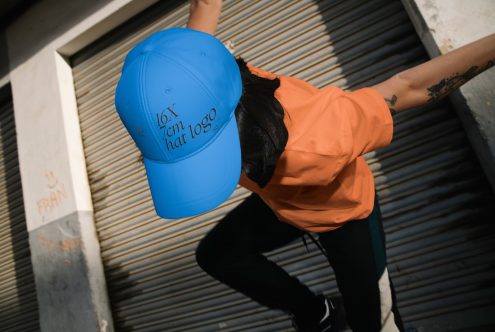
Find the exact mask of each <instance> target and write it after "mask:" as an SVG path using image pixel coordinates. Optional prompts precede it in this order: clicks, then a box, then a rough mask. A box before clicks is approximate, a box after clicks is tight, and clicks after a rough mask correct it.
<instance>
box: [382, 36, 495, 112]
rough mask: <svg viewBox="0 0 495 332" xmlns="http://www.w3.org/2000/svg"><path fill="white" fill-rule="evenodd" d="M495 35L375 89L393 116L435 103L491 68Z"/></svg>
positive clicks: (494, 53)
mask: <svg viewBox="0 0 495 332" xmlns="http://www.w3.org/2000/svg"><path fill="white" fill-rule="evenodd" d="M494 62H495V34H492V35H489V36H487V37H484V38H481V39H479V40H477V41H475V42H472V43H470V44H467V45H465V46H463V47H460V48H458V49H456V50H454V51H451V52H449V53H447V54H444V55H441V56H439V57H436V58H434V59H431V60H430V61H427V62H425V63H423V64H420V65H418V66H415V67H412V68H409V69H407V70H405V71H403V72H400V73H398V74H396V75H394V76H393V77H391V78H390V79H388V80H387V81H385V82H382V83H380V84H377V85H375V86H374V88H376V89H377V90H378V91H379V92H381V93H382V95H383V96H384V98H385V100H386V102H387V104H388V105H389V107H390V109H391V110H392V112H398V111H402V110H406V109H409V108H413V107H418V106H422V105H425V104H427V103H432V102H436V101H438V100H440V99H441V98H443V97H445V96H446V95H448V94H449V93H451V92H452V91H453V90H455V89H457V88H459V87H460V86H461V85H463V84H464V83H466V82H467V81H469V80H470V79H471V78H473V77H475V76H476V75H478V74H479V73H481V72H483V71H485V70H486V69H488V68H490V67H492V66H493V65H494Z"/></svg>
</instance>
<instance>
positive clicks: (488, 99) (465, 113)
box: [402, 0, 495, 191]
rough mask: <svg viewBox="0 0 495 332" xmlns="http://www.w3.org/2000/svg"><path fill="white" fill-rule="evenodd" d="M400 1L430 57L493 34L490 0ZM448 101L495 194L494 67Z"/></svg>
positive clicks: (494, 6)
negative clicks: (450, 102) (456, 114)
mask: <svg viewBox="0 0 495 332" xmlns="http://www.w3.org/2000/svg"><path fill="white" fill-rule="evenodd" d="M402 2H403V4H404V6H405V8H406V10H407V12H408V14H409V16H410V17H411V20H412V22H413V24H414V26H415V28H416V31H417V32H418V35H419V36H420V38H421V40H422V41H423V44H424V45H425V47H426V49H427V51H428V53H429V54H430V56H431V57H436V56H438V55H440V54H445V53H447V52H449V51H451V50H453V49H456V48H458V47H461V46H463V45H466V44H468V43H470V42H473V41H475V40H477V39H479V38H482V37H484V36H487V35H489V34H492V33H495V1H493V0H469V1H466V0H402ZM494 60H495V58H494ZM450 99H451V101H452V104H453V105H454V107H455V109H456V111H457V113H458V115H459V117H460V119H461V121H462V124H463V126H464V129H465V131H466V134H467V136H468V138H469V140H470V142H471V145H472V146H473V149H474V151H475V153H476V155H477V156H478V159H479V160H480V162H481V166H482V167H483V170H484V172H485V174H486V175H487V178H488V181H489V182H490V184H491V187H492V189H493V190H494V191H495V68H491V69H490V70H487V71H486V72H484V73H483V74H481V75H479V76H477V77H476V78H474V79H473V80H471V81H470V82H468V83H466V84H465V85H463V86H462V87H461V88H460V89H459V91H457V92H455V93H453V94H451V96H450Z"/></svg>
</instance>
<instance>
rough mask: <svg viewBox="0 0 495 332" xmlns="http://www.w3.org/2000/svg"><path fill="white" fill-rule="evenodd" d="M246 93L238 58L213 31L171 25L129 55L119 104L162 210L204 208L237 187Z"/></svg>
mask: <svg viewBox="0 0 495 332" xmlns="http://www.w3.org/2000/svg"><path fill="white" fill-rule="evenodd" d="M241 93H242V84H241V74H240V71H239V67H238V66H237V63H236V61H235V59H234V58H233V56H232V55H231V54H230V52H229V51H228V50H227V49H226V48H225V46H224V45H223V44H222V43H221V42H220V41H219V40H218V39H216V38H215V37H213V36H212V35H210V34H207V33H204V32H200V31H196V30H192V29H188V28H172V29H167V30H163V31H160V32H157V33H154V34H153V35H151V36H149V37H148V38H146V39H145V40H143V41H141V42H140V43H139V44H138V45H136V46H135V47H134V48H133V49H132V50H131V51H130V52H129V53H128V54H127V57H126V59H125V63H124V66H123V68H122V75H121V77H120V80H119V83H118V85H117V89H116V91H115V107H116V109H117V112H118V113H119V116H120V118H121V120H122V122H123V123H124V125H125V127H126V128H127V130H128V131H129V134H130V135H131V137H132V139H133V140H134V142H135V143H136V145H137V147H138V148H139V149H140V150H141V152H142V154H143V157H144V165H145V168H146V174H147V177H148V183H149V186H150V190H151V197H152V199H153V203H154V206H155V210H156V212H157V214H158V215H159V216H160V217H163V218H182V217H188V216H192V215H196V214H199V213H203V212H206V211H208V210H210V209H212V208H214V207H216V206H218V205H219V204H220V203H222V202H224V201H225V200H226V199H227V198H228V197H229V196H230V195H231V194H232V192H233V191H234V189H235V187H236V185H237V183H238V181H239V177H240V172H241V148H240V144H239V134H238V131H237V123H236V119H235V114H234V111H235V108H236V106H237V103H238V102H239V99H240V97H241Z"/></svg>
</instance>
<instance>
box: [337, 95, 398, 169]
mask: <svg viewBox="0 0 495 332" xmlns="http://www.w3.org/2000/svg"><path fill="white" fill-rule="evenodd" d="M335 103H337V105H338V107H339V109H341V110H342V112H345V114H346V115H347V117H346V118H347V119H348V121H349V130H350V133H349V134H350V135H349V137H350V138H351V140H352V142H351V148H352V151H351V155H350V156H349V162H350V161H352V160H354V159H356V158H357V157H358V156H360V155H363V154H365V153H367V152H370V151H373V150H376V149H378V148H381V147H384V146H387V145H388V144H390V142H391V141H392V135H393V120H392V115H391V114H390V110H389V108H388V105H387V103H386V102H385V100H384V98H383V96H382V95H381V94H380V93H379V92H378V91H377V90H375V89H373V88H362V89H359V90H356V91H353V92H346V93H344V94H343V95H342V96H340V97H339V98H337V99H336V100H335Z"/></svg>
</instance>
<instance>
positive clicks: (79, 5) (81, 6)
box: [7, 0, 112, 70]
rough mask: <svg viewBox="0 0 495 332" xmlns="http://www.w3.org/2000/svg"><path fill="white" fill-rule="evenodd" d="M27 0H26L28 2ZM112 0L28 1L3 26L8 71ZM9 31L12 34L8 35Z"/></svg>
mask: <svg viewBox="0 0 495 332" xmlns="http://www.w3.org/2000/svg"><path fill="white" fill-rule="evenodd" d="M28 2H29V1H28ZM110 2H112V0H89V1H87V0H76V1H56V0H52V1H39V0H38V1H31V3H32V5H31V6H30V7H29V9H27V10H26V11H25V12H24V13H22V15H21V16H19V17H18V18H17V19H16V20H15V21H13V22H12V23H11V25H10V26H9V27H8V29H7V35H8V39H9V40H10V43H9V47H10V49H9V54H15V57H14V58H12V59H10V68H11V70H13V69H15V68H16V67H17V66H19V65H20V64H22V63H24V62H25V61H26V60H28V59H29V58H31V57H32V56H33V55H34V54H36V53H37V52H38V51H40V50H41V49H42V48H43V47H45V46H46V45H48V44H49V43H50V42H52V41H53V40H54V39H56V38H57V37H59V36H60V35H61V34H62V33H64V32H66V31H67V30H68V29H70V28H72V27H73V26H76V25H77V24H78V23H79V22H81V21H82V20H84V19H85V18H87V17H88V16H89V15H91V14H93V13H95V12H96V11H98V10H99V9H100V8H102V7H104V6H106V5H108V4H109V3H110ZM11 31H15V32H16V34H15V35H12V34H11Z"/></svg>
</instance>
